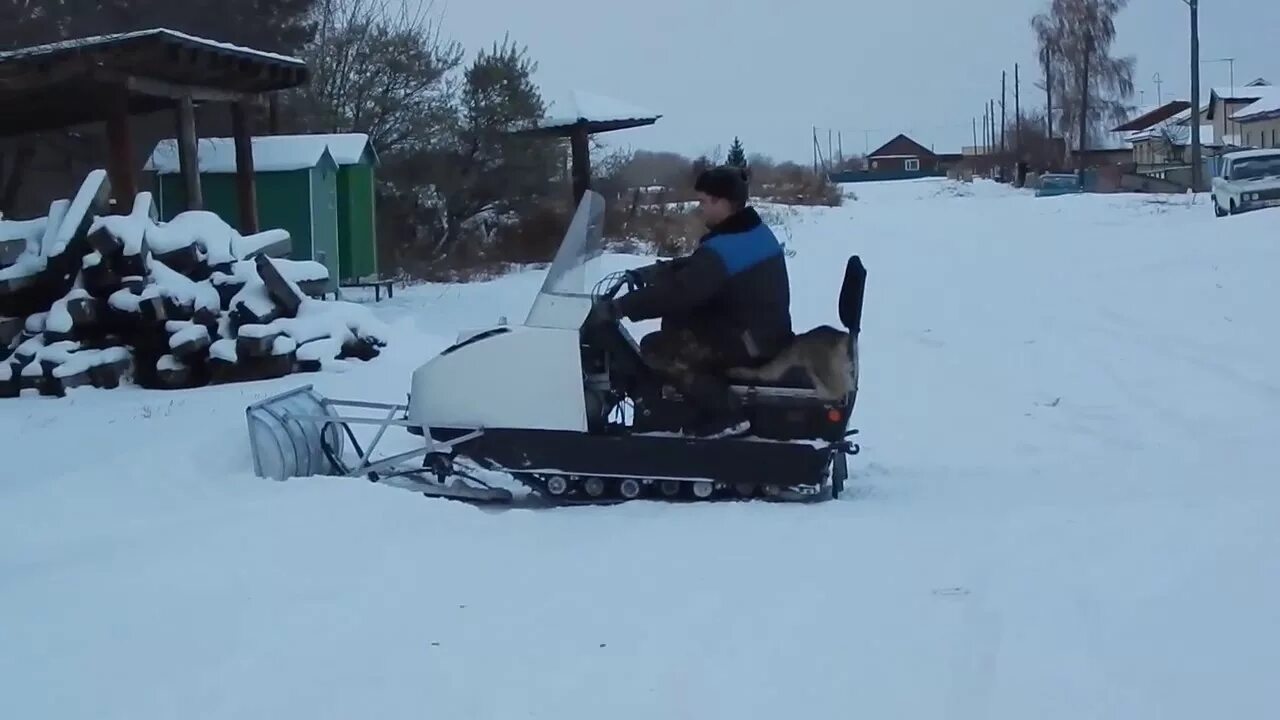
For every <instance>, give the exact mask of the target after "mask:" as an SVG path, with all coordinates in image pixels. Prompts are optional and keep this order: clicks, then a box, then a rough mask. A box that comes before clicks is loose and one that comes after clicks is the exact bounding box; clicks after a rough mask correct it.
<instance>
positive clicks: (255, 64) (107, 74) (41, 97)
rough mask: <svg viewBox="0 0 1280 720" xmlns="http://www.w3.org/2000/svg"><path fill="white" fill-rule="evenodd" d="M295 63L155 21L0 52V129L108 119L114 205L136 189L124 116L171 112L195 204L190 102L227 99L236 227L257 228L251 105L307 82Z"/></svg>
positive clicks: (8, 131) (10, 132)
mask: <svg viewBox="0 0 1280 720" xmlns="http://www.w3.org/2000/svg"><path fill="white" fill-rule="evenodd" d="M307 77H308V73H307V66H306V63H304V62H303V61H301V60H298V59H296V58H291V57H286V56H284V55H276V54H274V53H267V52H262V51H259V50H253V49H251V48H244V47H239V46H236V45H229V44H226V43H221V42H216V41H213V40H207V39H204V38H198V37H193V36H191V35H186V34H184V33H180V32H177V31H174V30H166V29H163V28H157V29H152V30H140V31H137V32H129V33H119V34H115V35H102V36H97V37H88V38H78V39H74V40H66V41H63V42H57V43H51V44H48V45H40V46H36V47H29V48H21V49H18V50H11V51H8V52H3V53H0V108H4V110H3V112H2V113H0V136H14V135H23V134H26V133H30V132H37V131H41V130H52V129H57V128H63V127H72V126H75V125H81V124H85V123H92V122H102V121H105V122H106V125H107V142H108V144H109V145H110V157H109V161H108V168H107V171H108V175H109V176H110V180H111V187H112V190H113V194H114V197H115V199H116V202H117V204H118V206H120V207H126V208H127V207H130V206H132V204H133V198H134V196H135V195H136V194H137V190H138V182H137V172H136V168H135V166H134V149H133V143H132V140H131V138H130V133H129V116H131V115H141V114H147V113H152V112H157V111H160V110H168V109H173V110H175V113H176V117H175V120H176V123H177V129H178V137H179V138H180V142H179V149H180V153H181V155H182V158H183V162H182V167H183V168H184V172H183V173H182V175H183V177H184V179H185V183H186V188H187V196H188V197H189V198H190V204H191V207H192V208H193V209H198V208H200V207H201V206H202V194H201V189H200V180H199V176H198V174H197V173H196V168H195V164H194V155H195V145H196V133H195V110H194V105H195V103H198V102H220V103H228V104H229V105H230V106H231V121H232V127H233V134H234V136H235V150H236V151H235V156H236V160H237V168H238V170H239V172H238V174H237V183H236V193H237V196H238V197H239V198H240V201H241V202H240V218H239V220H240V222H239V227H240V230H241V232H243V233H246V234H247V233H255V232H257V231H258V229H259V227H258V217H257V205H256V202H255V193H254V188H253V156H252V154H251V153H250V149H249V138H250V136H251V134H252V129H251V118H252V104H253V103H254V102H255V101H256V100H257V98H258V96H259V95H261V94H262V93H268V92H273V91H277V90H284V89H287V88H292V87H297V86H299V85H302V84H304V83H305V82H306V81H307Z"/></svg>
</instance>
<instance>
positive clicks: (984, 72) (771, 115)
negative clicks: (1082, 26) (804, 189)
mask: <svg viewBox="0 0 1280 720" xmlns="http://www.w3.org/2000/svg"><path fill="white" fill-rule="evenodd" d="M408 1H409V2H415V1H417V0H408ZM1047 4H1048V0H967V1H963V2H962V1H958V0H878V1H876V2H868V1H866V0H736V1H732V0H715V1H714V2H713V1H711V0H638V1H637V0H627V1H626V2H623V1H622V0H592V1H588V0H436V8H437V9H443V10H444V30H445V33H446V34H448V35H450V36H451V37H453V38H455V39H457V40H459V41H460V42H462V43H463V44H464V45H465V46H466V47H467V49H468V51H470V52H474V51H475V50H476V49H477V48H479V47H483V46H487V45H489V44H491V43H493V42H494V41H495V40H501V38H502V35H503V33H504V32H509V33H510V34H511V37H512V39H513V40H515V41H517V42H519V43H521V44H524V45H526V46H528V48H529V51H530V55H531V56H532V57H533V58H534V59H535V60H537V62H538V64H539V71H538V75H537V81H538V83H539V85H540V86H541V88H542V90H543V93H544V96H547V97H548V98H554V97H556V96H558V95H560V94H562V93H565V92H568V91H569V90H571V89H580V90H585V91H589V92H595V93H599V94H604V95H610V96H613V97H616V98H618V99H620V100H624V101H627V102H630V103H632V104H635V105H639V106H642V107H645V108H649V109H652V110H653V111H655V112H658V113H661V114H662V115H663V118H662V119H661V120H659V121H658V123H657V125H656V126H654V127H651V128H641V129H635V130H626V131H621V132H618V133H613V134H610V135H606V136H603V137H602V139H607V140H608V141H609V142H611V143H618V144H623V145H630V146H631V147H633V148H637V149H639V148H644V149H669V150H676V151H680V152H684V153H687V154H696V153H700V152H709V151H711V150H712V149H713V148H715V147H716V146H717V145H718V146H720V147H721V149H725V148H727V146H728V144H729V143H730V142H731V141H732V139H733V136H734V135H738V136H740V137H741V138H742V141H743V143H744V144H745V145H746V148H747V150H748V152H762V153H765V154H768V155H772V156H774V157H775V158H777V159H793V160H800V161H806V162H807V161H809V160H810V158H811V157H812V140H811V138H812V127H813V126H815V125H816V126H818V127H819V128H820V130H819V134H820V136H821V141H822V143H823V144H824V145H825V143H826V138H827V130H828V129H831V130H833V131H839V132H841V134H842V136H843V143H844V148H845V151H846V153H850V152H855V151H856V152H861V151H863V150H864V149H865V148H866V147H867V146H870V147H871V148H872V149H874V148H875V146H877V145H879V144H880V143H882V142H884V141H886V140H888V139H889V138H891V137H892V136H893V135H895V134H896V133H898V132H906V133H908V134H910V135H911V136H912V137H914V138H915V139H917V140H919V141H920V142H922V143H924V144H925V145H932V146H934V147H935V149H936V150H937V151H939V152H944V151H950V152H958V151H959V149H960V146H961V145H968V144H972V132H971V124H970V121H971V118H973V117H974V116H977V117H978V122H979V126H980V125H981V113H982V106H983V102H984V101H985V100H987V99H988V98H994V99H995V100H996V101H997V102H999V98H1000V71H1001V70H1008V72H1009V86H1010V91H1009V96H1008V109H1009V114H1010V116H1012V114H1013V92H1012V86H1013V66H1014V63H1015V62H1021V63H1022V69H1023V71H1024V72H1023V83H1022V87H1023V91H1024V92H1023V100H1024V102H1025V103H1026V104H1028V105H1031V106H1035V107H1042V106H1043V95H1042V94H1041V93H1040V91H1038V90H1035V89H1034V88H1033V86H1032V82H1034V81H1035V80H1036V79H1037V78H1038V76H1039V70H1038V67H1037V64H1036V61H1035V44H1034V40H1033V38H1032V35H1031V30H1030V26H1029V20H1030V17H1031V16H1032V15H1033V14H1034V13H1035V12H1037V11H1039V10H1040V9H1041V8H1042V7H1047ZM681 16H682V17H683V19H681V20H678V21H677V20H672V19H671V18H673V17H681ZM1117 33H1118V36H1119V37H1118V38H1117V42H1116V50H1117V51H1118V52H1119V53H1122V54H1133V55H1135V56H1136V57H1137V58H1138V71H1137V75H1136V77H1135V81H1136V84H1137V86H1138V89H1139V90H1142V91H1144V92H1145V98H1142V97H1139V96H1137V95H1135V97H1134V99H1133V102H1134V104H1138V103H1139V101H1140V100H1142V99H1145V101H1146V102H1147V103H1149V104H1155V100H1156V84H1155V83H1154V82H1153V79H1152V78H1153V76H1154V75H1155V74H1156V73H1159V74H1160V76H1161V79H1162V80H1163V84H1162V86H1161V87H1162V93H1161V94H1162V95H1163V97H1164V99H1171V98H1175V97H1178V98H1188V96H1189V94H1190V92H1189V91H1190V86H1191V80H1190V74H1189V68H1188V67H1187V65H1188V62H1189V57H1190V50H1189V42H1188V39H1187V38H1188V11H1187V7H1186V5H1185V4H1183V2H1182V1H1181V0H1132V2H1131V3H1130V7H1129V8H1128V9H1127V10H1125V11H1124V12H1123V13H1122V14H1121V16H1120V17H1119V19H1118V21H1117ZM1226 56H1234V57H1235V58H1236V62H1235V77H1236V83H1237V84H1239V85H1243V84H1245V83H1246V82H1248V81H1249V80H1252V79H1253V78H1255V77H1258V76H1265V77H1267V79H1268V80H1270V81H1271V82H1273V83H1277V84H1280V0H1203V2H1202V8H1201V57H1202V58H1203V59H1205V60H1208V59H1214V58H1221V57H1226ZM1201 77H1202V83H1203V85H1204V87H1205V88H1206V89H1205V90H1204V94H1205V95H1206V96H1207V94H1208V89H1207V88H1208V87H1210V86H1213V85H1223V86H1225V85H1227V84H1228V81H1229V78H1228V65H1227V64H1226V63H1216V64H1210V63H1206V64H1205V65H1204V66H1203V69H1202V75H1201Z"/></svg>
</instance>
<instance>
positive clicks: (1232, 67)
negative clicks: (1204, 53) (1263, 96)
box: [1200, 57, 1240, 134]
mask: <svg viewBox="0 0 1280 720" xmlns="http://www.w3.org/2000/svg"><path fill="white" fill-rule="evenodd" d="M1209 63H1227V67H1228V69H1229V72H1230V74H1231V98H1232V99H1233V100H1234V99H1235V97H1236V59H1235V58H1233V57H1227V58H1218V59H1216V60H1201V61H1200V64H1201V65H1207V64H1209ZM1227 121H1228V118H1227V116H1226V113H1225V111H1224V113H1223V116H1222V131H1223V132H1224V133H1226V132H1229V131H1230V130H1231V128H1230V126H1229V125H1228V122H1227ZM1239 132H1240V127H1239V125H1237V126H1236V133H1235V134H1239Z"/></svg>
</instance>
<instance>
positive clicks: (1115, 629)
mask: <svg viewBox="0 0 1280 720" xmlns="http://www.w3.org/2000/svg"><path fill="white" fill-rule="evenodd" d="M854 190H855V191H856V192H857V194H858V198H859V199H858V200H857V201H856V202H850V203H848V204H847V205H846V206H845V207H842V208H836V209H817V210H814V209H807V210H796V211H786V212H783V213H781V214H782V215H783V216H785V217H787V218H788V220H787V230H786V231H785V232H784V231H782V230H779V232H780V234H783V235H784V236H786V235H789V236H790V240H789V246H790V247H791V248H793V249H794V250H795V251H796V254H795V257H793V258H791V260H790V267H791V272H792V277H793V287H794V288H795V300H794V314H795V317H796V321H797V325H800V326H809V325H812V324H815V323H819V322H834V321H835V307H834V304H835V292H836V289H837V285H838V283H839V281H840V273H841V269H842V267H843V261H844V259H845V258H846V257H847V256H848V255H849V254H850V253H855V252H856V253H860V254H861V255H862V256H863V259H864V261H865V263H866V266H867V268H868V272H869V278H868V286H867V302H866V314H865V319H864V331H863V334H862V341H861V354H862V363H863V365H862V371H861V378H862V381H861V394H860V396H859V407H858V409H857V423H856V424H857V425H858V427H860V428H861V429H862V436H861V438H860V440H861V443H862V447H863V452H862V454H861V455H859V456H857V457H856V458H855V459H854V460H855V462H854V464H853V470H854V478H853V480H852V488H851V491H850V492H849V493H848V494H847V496H846V497H844V498H843V499H842V500H840V501H837V502H832V503H827V504H825V505H819V506H805V507H800V506H779V505H772V504H765V503H732V504H717V505H705V504H704V505H688V506H677V505H664V504H658V503H635V504H629V505H626V506H621V507H614V508H571V509H558V510H523V509H522V510H509V511H485V510H478V509H475V508H472V507H469V506H465V505H461V504H457V503H450V502H446V501H438V500H437V501H432V500H426V499H424V498H422V497H421V496H419V495H416V494H413V493H409V492H406V491H404V490H400V489H396V488H391V487H385V486H381V485H375V484H370V483H367V482H364V481H359V480H346V479H337V478H312V479H305V480H293V481H289V482H286V483H275V482H271V481H266V480H260V479H257V478H255V477H253V475H252V472H251V466H250V460H249V456H248V449H247V446H246V441H245V424H244V412H243V411H244V407H245V406H246V405H247V404H249V403H250V402H252V401H254V400H256V399H259V398H261V397H264V396H266V395H268V394H271V393H274V392H278V391H280V390H282V389H286V388H289V387H292V386H294V385H297V384H300V383H302V382H314V383H315V384H316V386H317V387H318V388H319V389H320V390H322V391H323V392H325V393H326V394H329V395H331V396H336V397H363V398H369V399H377V400H387V401H400V400H403V399H404V396H405V392H406V389H407V382H408V376H409V373H410V371H411V370H412V369H413V368H414V367H416V366H417V365H418V364H419V363H421V362H422V361H424V360H425V359H426V358H428V357H429V356H430V355H431V354H432V353H434V352H437V351H438V350H440V349H441V348H443V347H444V346H445V345H446V344H447V343H449V342H450V340H451V339H452V337H453V335H454V333H455V332H456V331H457V330H458V329H459V328H466V327H472V326H476V325H484V324H488V323H490V322H492V321H493V320H495V319H496V318H497V316H499V315H506V316H508V317H510V318H511V319H512V320H513V321H518V320H519V319H522V318H523V317H524V314H525V312H526V311H527V308H528V303H529V301H530V300H531V299H532V297H533V294H534V292H535V291H536V289H537V286H538V283H539V282H540V278H539V277H538V274H537V273H527V274H523V275H519V276H513V277H509V278H505V279H502V280H498V281H494V282H489V283H481V284H475V285H469V286H454V287H446V286H427V287H421V288H415V289H412V290H407V291H403V292H400V293H397V296H396V298H395V299H394V300H392V301H384V302H383V303H380V304H378V305H377V306H375V307H376V308H377V312H378V314H379V315H380V316H381V317H382V318H383V319H384V320H385V321H387V322H388V323H389V324H390V325H391V327H392V331H393V334H392V338H391V345H390V346H389V347H388V348H387V349H386V351H385V353H384V355H383V356H382V357H381V358H379V359H378V360H376V361H374V362H372V363H367V364H359V363H357V364H355V365H353V366H352V367H351V368H350V369H349V370H348V371H346V372H341V373H339V372H333V373H326V374H322V375H313V376H292V377H289V378H285V379H282V380H278V381H272V382H264V383H256V384H249V385H239V386H224V387H215V388H205V389H198V390H192V391H185V392H171V393H165V392H147V391H141V390H135V389H121V390H115V391H99V390H93V389H80V390H77V391H74V392H73V393H72V394H71V395H70V396H69V397H68V398H66V399H61V400H54V399H46V398H35V397H31V398H22V399H19V400H7V401H0V456H2V457H3V465H2V466H0V467H3V473H2V474H0V716H3V717H6V718H15V719H17V718H23V719H26V718H50V719H53V718H57V719H60V720H61V719H72V718H95V719H100V720H106V719H112V718H121V719H128V720H144V719H150V718H166V719H167V718H185V719H188V720H195V719H196V718H237V719H239V720H247V719H249V718H306V719H307V720H318V719H320V718H356V717H361V718H364V717H368V718H422V717H431V718H514V717H522V718H524V717H531V718H556V719H557V720H575V719H578V718H583V719H586V718H592V719H594V718H610V719H612V720H622V719H624V718H658V717H661V718H682V717H689V718H695V717H696V718H708V717H724V718H735V719H739V720H741V719H746V718H771V719H772V718H790V717H796V718H834V717H842V718H854V717H868V718H1010V719H1019V720H1021V719H1024V718H1037V719H1039V720H1048V719H1051V718H1064V719H1070V720H1077V719H1079V718H1091V719H1099V718H1115V719H1117V720H1119V719H1124V720H1133V719H1135V718H1161V719H1162V720H1163V719H1168V718H1187V719H1192V718H1194V719H1196V720H1199V719H1201V718H1206V717H1232V718H1238V717H1275V716H1276V715H1277V714H1280V696H1278V695H1277V694H1276V680H1277V677H1280V675H1278V674H1277V672H1278V669H1280V610H1277V608H1280V524H1278V523H1277V521H1276V517H1277V508H1280V487H1278V486H1277V485H1276V478H1278V477H1280V459H1277V455H1276V447H1277V438H1278V437H1280V375H1277V373H1276V370H1275V368H1276V358H1277V356H1278V355H1280V337H1278V336H1277V327H1278V326H1277V322H1276V318H1275V313H1276V308H1277V307H1278V305H1280V284H1278V283H1277V282H1276V280H1275V276H1276V268H1277V267H1280V211H1266V212H1259V213H1252V214H1248V215H1242V216H1239V217H1232V218H1226V219H1215V218H1214V217H1213V215H1212V212H1211V211H1210V209H1209V207H1208V206H1207V204H1205V203H1206V201H1205V199H1204V198H1201V200H1200V202H1199V203H1198V204H1197V205H1195V206H1193V207H1189V206H1188V203H1187V199H1186V198H1159V197H1144V196H1123V195H1116V196H1077V197H1062V198H1051V199H1036V198H1034V197H1031V196H1030V194H1028V193H1021V192H1016V191H1012V190H1008V189H1005V188H998V187H995V186H991V185H985V184H981V183H979V184H975V185H973V186H968V187H960V188H959V189H957V186H951V185H946V184H944V183H939V182H918V183H896V184H885V185H860V186H857V187H856V188H854ZM617 262H638V260H635V259H619V260H617Z"/></svg>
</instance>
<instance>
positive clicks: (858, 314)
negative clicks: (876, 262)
mask: <svg viewBox="0 0 1280 720" xmlns="http://www.w3.org/2000/svg"><path fill="white" fill-rule="evenodd" d="M866 287H867V269H866V268H865V267H863V266H862V258H860V257H858V256H857V255H854V256H852V257H850V258H849V262H848V264H847V265H845V267H844V283H842V284H841V285H840V306H839V310H840V322H841V323H843V324H844V326H845V329H847V330H848V331H849V332H850V333H852V334H853V335H857V334H858V333H859V332H861V330H862V294H863V292H864V291H865V290H866Z"/></svg>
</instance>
